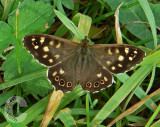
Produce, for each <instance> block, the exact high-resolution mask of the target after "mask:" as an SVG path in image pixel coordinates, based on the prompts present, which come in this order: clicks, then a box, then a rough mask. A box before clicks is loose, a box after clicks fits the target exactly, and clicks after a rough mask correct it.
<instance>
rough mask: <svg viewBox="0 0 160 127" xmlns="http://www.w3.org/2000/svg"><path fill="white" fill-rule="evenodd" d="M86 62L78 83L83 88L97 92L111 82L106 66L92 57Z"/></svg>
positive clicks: (110, 75)
mask: <svg viewBox="0 0 160 127" xmlns="http://www.w3.org/2000/svg"><path fill="white" fill-rule="evenodd" d="M87 63H88V64H86V65H84V69H83V70H82V72H81V75H80V85H81V86H82V88H83V89H84V90H87V91H90V92H98V91H100V90H102V89H105V88H107V87H109V86H110V85H111V84H112V82H113V76H112V74H111V73H110V72H109V71H108V70H107V68H106V67H104V66H103V65H100V64H99V63H98V62H97V61H95V60H94V59H93V60H92V62H89V61H88V62H87Z"/></svg>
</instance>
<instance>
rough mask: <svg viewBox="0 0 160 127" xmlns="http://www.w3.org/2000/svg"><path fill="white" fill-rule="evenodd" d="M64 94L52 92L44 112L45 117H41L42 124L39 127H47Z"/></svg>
mask: <svg viewBox="0 0 160 127" xmlns="http://www.w3.org/2000/svg"><path fill="white" fill-rule="evenodd" d="M63 96H64V94H63V92H62V91H59V90H58V91H53V93H52V95H51V97H50V99H49V103H48V106H47V109H46V112H45V115H44V117H43V120H42V123H41V125H40V127H47V126H48V124H49V122H50V121H51V119H52V117H53V115H54V114H55V112H56V110H57V108H58V106H59V104H60V102H61V100H62V98H63Z"/></svg>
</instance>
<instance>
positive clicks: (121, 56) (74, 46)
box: [23, 34, 145, 93]
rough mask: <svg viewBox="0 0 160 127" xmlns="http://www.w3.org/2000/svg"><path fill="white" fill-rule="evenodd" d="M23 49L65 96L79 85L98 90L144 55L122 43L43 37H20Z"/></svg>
mask: <svg viewBox="0 0 160 127" xmlns="http://www.w3.org/2000/svg"><path fill="white" fill-rule="evenodd" d="M23 42H24V46H25V47H26V49H27V50H28V51H29V52H30V53H31V54H32V55H33V57H34V58H35V59H37V60H38V61H39V62H40V63H42V64H43V65H45V66H47V67H48V72H47V73H48V76H47V78H48V79H49V80H50V81H51V83H52V84H53V85H54V86H55V89H56V90H61V91H62V92H64V93H66V92H69V91H71V90H73V89H74V88H75V87H76V85H77V84H78V83H79V84H80V85H81V86H82V88H83V89H84V90H87V91H90V92H96V91H100V90H102V89H104V88H106V87H109V86H110V85H111V84H112V83H113V76H112V74H119V73H124V72H126V71H128V70H129V69H131V68H132V67H133V66H135V65H136V64H138V63H140V62H141V61H142V60H143V57H144V56H145V52H144V51H143V50H141V49H139V48H137V47H135V46H131V45H126V44H121V45H120V44H94V45H89V44H88V41H87V38H85V39H84V40H82V42H81V43H76V42H73V41H70V40H66V39H62V38H59V37H55V36H51V35H46V34H32V35H28V36H25V37H24V40H23Z"/></svg>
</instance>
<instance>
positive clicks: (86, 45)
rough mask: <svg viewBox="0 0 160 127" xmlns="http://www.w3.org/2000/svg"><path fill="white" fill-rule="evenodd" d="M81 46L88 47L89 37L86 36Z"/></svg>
mask: <svg viewBox="0 0 160 127" xmlns="http://www.w3.org/2000/svg"><path fill="white" fill-rule="evenodd" d="M81 45H82V46H84V47H88V45H89V41H88V40H87V36H85V38H84V39H83V40H82V42H81Z"/></svg>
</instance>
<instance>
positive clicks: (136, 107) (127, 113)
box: [106, 88, 160, 127]
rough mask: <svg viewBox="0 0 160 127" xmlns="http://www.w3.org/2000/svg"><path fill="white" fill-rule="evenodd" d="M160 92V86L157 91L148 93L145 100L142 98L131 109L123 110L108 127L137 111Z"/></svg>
mask: <svg viewBox="0 0 160 127" xmlns="http://www.w3.org/2000/svg"><path fill="white" fill-rule="evenodd" d="M159 92H160V88H159V89H158V90H156V91H154V92H153V93H152V94H150V95H148V96H147V97H145V98H144V99H143V100H141V101H140V102H138V103H137V104H135V105H133V106H132V107H130V108H129V109H127V110H126V111H125V112H123V113H122V114H120V115H119V116H118V117H117V118H115V119H114V120H113V121H112V122H111V123H109V124H108V125H107V126H106V127H111V126H112V125H113V124H114V123H116V122H117V121H118V120H120V119H122V118H123V117H125V116H127V115H129V114H131V113H133V112H134V111H136V110H137V109H138V108H139V107H140V106H142V105H143V104H144V103H145V102H146V101H147V100H148V99H150V98H151V97H153V96H155V95H156V94H158V93H159Z"/></svg>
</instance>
